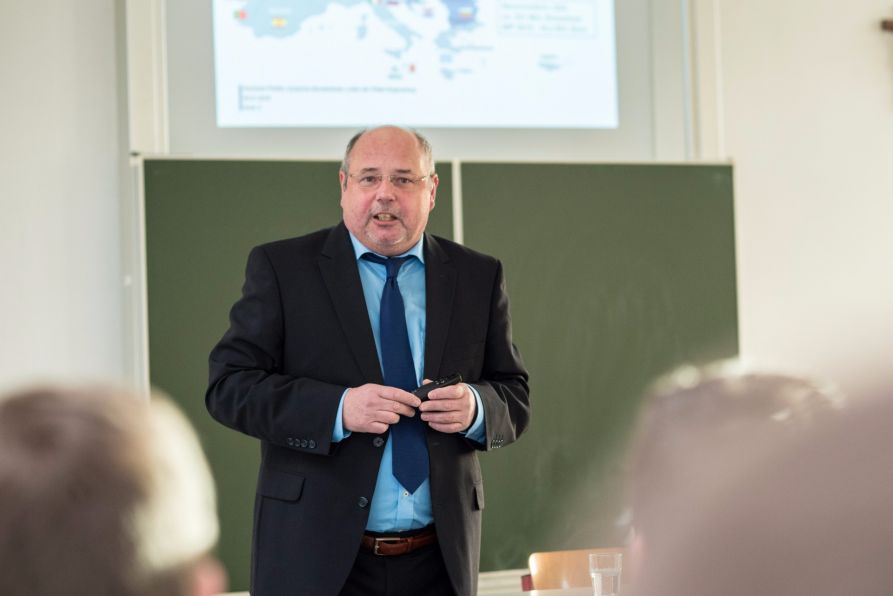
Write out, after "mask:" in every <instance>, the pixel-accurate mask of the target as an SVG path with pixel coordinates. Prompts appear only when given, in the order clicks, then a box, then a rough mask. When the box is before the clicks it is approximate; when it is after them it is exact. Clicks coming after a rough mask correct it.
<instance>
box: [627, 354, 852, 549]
mask: <svg viewBox="0 0 893 596" xmlns="http://www.w3.org/2000/svg"><path fill="white" fill-rule="evenodd" d="M842 401H843V400H842V397H841V396H839V395H838V394H837V393H836V392H835V391H834V390H832V389H830V388H822V387H819V386H817V385H816V384H814V383H812V382H809V381H806V380H803V379H799V378H795V377H790V376H785V375H780V374H765V373H755V372H747V371H745V370H743V367H742V366H741V365H740V363H738V362H735V361H728V362H721V363H717V364H714V365H712V366H709V367H703V368H696V367H684V368H681V369H679V370H677V371H675V372H674V373H672V374H671V375H668V376H667V377H666V378H664V379H661V380H660V381H658V382H657V383H656V384H655V385H654V387H653V389H652V390H651V391H650V393H649V395H648V396H647V398H646V400H645V402H644V405H643V408H642V411H641V414H640V417H639V420H638V423H637V426H636V431H635V434H634V439H633V443H632V447H631V450H630V461H629V480H628V492H629V498H630V501H631V505H632V510H633V525H634V528H635V532H634V537H633V541H632V544H631V545H630V546H631V550H632V557H633V559H634V561H633V565H634V566H639V565H640V564H641V563H640V562H639V561H638V559H641V558H642V557H643V556H646V555H644V553H643V551H646V550H649V546H648V544H649V543H650V535H651V534H652V533H654V532H656V531H658V530H657V528H659V527H660V525H661V524H662V522H663V520H664V519H666V518H668V517H669V518H672V517H673V516H675V515H677V514H678V513H679V512H681V511H686V510H688V509H689V508H691V507H697V506H698V503H697V502H696V500H697V493H696V491H695V490H694V488H695V487H697V486H702V485H703V483H705V482H721V481H722V480H723V479H724V478H727V477H734V476H736V475H737V474H738V473H739V470H738V467H737V466H736V465H735V463H734V461H730V455H731V454H732V453H739V452H740V451H742V450H745V451H747V452H750V453H753V452H756V451H758V450H759V449H761V448H762V446H763V445H765V443H766V441H768V440H770V439H771V438H772V437H783V436H788V435H790V434H796V433H798V432H802V431H804V430H805V429H807V428H810V427H812V426H814V425H815V423H816V422H817V421H818V420H821V419H824V418H826V417H827V414H828V413H829V412H831V411H835V410H837V409H839V408H840V406H841V405H842ZM693 501H694V502H693Z"/></svg>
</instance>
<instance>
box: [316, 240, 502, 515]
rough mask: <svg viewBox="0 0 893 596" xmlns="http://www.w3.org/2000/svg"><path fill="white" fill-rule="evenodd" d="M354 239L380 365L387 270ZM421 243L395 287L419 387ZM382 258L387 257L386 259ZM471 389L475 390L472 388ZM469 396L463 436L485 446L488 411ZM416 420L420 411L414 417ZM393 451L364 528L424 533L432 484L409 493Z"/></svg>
mask: <svg viewBox="0 0 893 596" xmlns="http://www.w3.org/2000/svg"><path fill="white" fill-rule="evenodd" d="M350 240H351V242H352V243H353V248H354V252H355V253H356V257H357V268H358V269H359V272H360V282H361V283H362V285H363V295H364V296H365V298H366V309H367V310H368V311H369V322H370V323H371V324H372V333H373V335H374V336H375V350H376V352H378V360H379V362H381V340H380V339H379V321H380V317H379V311H380V310H381V294H382V292H383V291H384V284H385V281H386V280H387V273H386V268H385V266H384V265H381V264H378V263H373V262H371V261H367V260H366V259H362V258H361V257H362V256H363V255H364V254H365V253H367V252H372V251H370V250H369V249H368V248H366V247H365V246H363V244H362V243H361V242H360V241H359V240H357V239H356V238H355V237H354V235H353V234H351V235H350ZM423 242H424V238H422V239H420V240H419V241H418V243H417V244H416V245H415V246H413V247H412V248H411V249H409V250H408V251H406V252H405V253H403V254H402V255H399V256H401V257H405V256H413V257H415V258H414V259H409V260H408V261H406V263H404V264H403V266H402V267H401V268H400V271H399V272H398V273H397V285H398V286H400V294H401V296H402V297H403V304H404V308H405V309H406V330H407V332H408V333H409V347H410V349H411V350H412V360H413V363H414V364H415V370H416V377H417V382H418V384H420V385H421V383H422V380H423V379H424V374H425V373H424V370H425V254H424V250H423V248H422V244H423ZM373 254H377V253H373ZM378 256H380V257H384V255H378ZM384 258H386V257H384ZM469 387H471V386H470V385H469ZM348 391H349V389H348ZM471 391H472V393H473V394H474V398H475V400H476V401H477V415H476V416H475V419H474V422H472V424H471V426H470V427H469V428H468V430H467V431H466V432H465V433H464V434H465V436H466V437H467V438H469V439H471V440H473V441H476V442H478V443H481V444H484V443H485V442H486V439H487V435H486V427H485V426H484V406H483V403H482V402H481V396H480V394H479V393H478V392H477V390H476V389H475V388H474V387H471ZM346 394H347V391H345V392H344V395H346ZM344 395H342V396H341V404H340V405H339V406H338V415H337V416H336V418H335V428H334V429H333V431H332V441H334V442H339V441H342V440H343V439H345V438H347V437H348V436H350V432H347V431H345V430H344V425H343V423H342V413H343V409H344ZM418 415H419V414H418V412H417V413H416V416H418ZM391 450H392V447H391V437H390V435H388V440H387V442H386V443H385V447H384V452H383V453H382V457H381V465H380V467H379V468H378V480H377V481H376V483H375V494H373V495H372V503H371V506H370V509H369V520H368V522H367V524H366V529H367V530H370V531H373V532H402V531H405V530H413V529H417V528H424V527H425V526H427V525H429V524H431V523H432V522H433V521H434V513H433V511H432V508H431V483H430V480H428V479H425V481H424V482H423V483H422V485H421V486H419V487H418V488H417V489H416V491H415V492H414V493H409V491H407V490H406V489H404V488H403V487H402V486H401V485H400V483H399V482H397V479H396V478H394V472H393V467H392V463H391Z"/></svg>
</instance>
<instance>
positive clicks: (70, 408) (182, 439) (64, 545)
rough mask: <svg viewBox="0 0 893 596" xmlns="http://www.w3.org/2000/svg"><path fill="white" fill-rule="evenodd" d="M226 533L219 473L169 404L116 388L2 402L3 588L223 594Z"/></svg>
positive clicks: (51, 592)
mask: <svg viewBox="0 0 893 596" xmlns="http://www.w3.org/2000/svg"><path fill="white" fill-rule="evenodd" d="M217 535H218V526H217V517H216V503H215V496H214V489H213V483H212V481H211V475H210V471H209V469H208V466H207V463H206V461H205V459H204V455H203V454H202V452H201V449H200V447H199V445H198V441H197V439H196V437H195V434H194V432H193V431H192V429H191V427H190V426H189V423H188V422H187V421H186V419H185V418H184V417H183V415H182V414H180V413H179V411H177V410H176V409H175V408H174V407H173V406H172V405H171V404H170V403H169V402H168V401H167V400H164V399H162V398H155V399H153V400H152V402H151V403H147V402H145V401H141V400H139V399H138V398H136V397H134V396H132V395H129V394H126V393H122V392H118V391H111V390H107V389H94V390H63V389H38V390H32V391H28V392H24V393H18V394H15V395H11V396H8V397H6V398H0V586H2V591H3V593H6V594H28V595H29V596H55V595H57V594H109V595H112V594H114V595H116V596H162V595H169V596H187V595H190V596H191V595H200V594H213V593H217V592H219V591H221V590H222V589H224V587H225V579H224V576H223V572H222V570H221V569H220V567H219V564H217V563H216V561H213V559H210V558H209V557H208V553H209V551H210V549H211V548H212V547H213V546H214V544H215V543H216V541H217Z"/></svg>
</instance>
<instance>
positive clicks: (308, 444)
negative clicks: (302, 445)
mask: <svg viewBox="0 0 893 596" xmlns="http://www.w3.org/2000/svg"><path fill="white" fill-rule="evenodd" d="M307 446H308V447H310V448H311V449H316V441H314V440H313V439H310V440H309V441H308V442H307Z"/></svg>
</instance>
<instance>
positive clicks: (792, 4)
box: [0, 0, 893, 389]
mask: <svg viewBox="0 0 893 596" xmlns="http://www.w3.org/2000/svg"><path fill="white" fill-rule="evenodd" d="M7 4H8V6H5V7H4V15H3V18H2V19H0V55H3V60H0V81H3V87H2V90H3V92H2V93H0V115H2V118H3V120H2V123H3V124H2V134H0V203H2V205H0V207H2V209H0V213H2V218H0V279H2V280H3V287H2V288H0V389H2V388H3V387H5V386H9V385H11V384H18V383H21V382H25V381H28V380H32V379H37V378H48V377H49V378H60V377H61V378H84V377H88V378H111V379H122V378H123V377H124V376H128V377H129V378H134V377H139V373H140V372H141V371H136V372H134V371H133V370H131V369H132V368H134V367H135V366H136V367H137V368H138V365H133V364H132V363H131V362H130V350H131V348H132V346H131V344H132V340H133V334H134V332H133V331H132V329H133V327H134V326H138V325H139V324H141V322H140V321H135V320H132V319H134V318H135V317H134V316H133V313H134V312H135V310H134V309H133V308H132V305H131V304H130V303H125V300H126V298H127V295H126V293H125V289H124V288H122V285H121V278H122V275H121V271H122V264H121V263H122V255H126V253H127V251H128V250H131V249H132V247H131V246H130V245H129V244H128V245H127V246H122V240H121V236H122V232H121V230H122V226H121V222H122V220H126V221H128V222H132V220H133V214H132V212H129V211H128V209H132V208H133V199H132V198H126V199H123V198H122V197H124V196H125V195H126V194H127V193H126V192H124V191H122V189H123V188H126V185H127V183H128V181H127V180H126V178H127V169H126V163H125V162H124V158H125V157H124V156H125V154H126V150H125V149H124V147H126V141H125V140H124V139H125V136H126V125H125V124H122V117H125V118H126V115H125V114H123V113H122V110H123V108H122V107H121V106H125V105H126V101H125V99H124V97H123V96H124V93H123V90H122V88H123V84H122V81H123V80H124V78H123V67H122V66H121V65H122V64H123V61H122V59H121V57H122V50H121V48H122V44H123V40H122V39H121V37H120V36H121V35H122V34H121V32H122V31H123V26H122V23H123V17H122V9H121V5H122V4H123V2H121V1H120V0H82V1H81V2H76V3H72V2H67V1H65V0H40V1H38V2H30V3H21V2H19V3H11V4H10V3H7ZM694 7H695V10H696V13H697V14H698V15H700V16H701V17H702V18H701V19H700V20H698V19H696V20H695V24H696V27H699V28H700V30H699V31H698V32H697V33H698V35H697V37H698V39H699V40H701V41H703V40H704V39H708V40H710V44H706V45H707V46H709V47H706V48H705V47H698V46H697V45H696V48H695V49H696V50H697V51H699V52H702V55H701V56H700V62H701V64H702V65H703V64H707V65H709V67H710V68H711V69H713V67H714V66H715V69H714V70H711V71H710V72H709V73H708V72H701V73H700V81H701V86H700V88H699V89H697V90H696V91H697V93H696V95H697V96H698V97H699V98H700V99H701V100H702V101H703V103H702V104H701V105H700V114H701V116H702V117H704V116H705V114H706V117H707V119H709V118H714V117H716V118H714V119H715V120H718V122H719V125H720V126H719V127H717V129H716V130H715V131H713V132H714V133H715V134H712V135H706V136H705V135H703V129H704V128H705V127H703V126H702V130H701V133H702V134H701V137H700V138H699V144H700V146H701V148H702V149H704V148H706V152H705V154H707V155H708V156H710V157H720V158H724V157H729V158H731V159H733V160H734V162H735V166H736V170H735V176H736V195H737V220H738V221H737V234H738V269H739V302H740V304H739V308H740V314H741V349H742V354H743V355H744V356H745V358H747V359H748V360H750V361H751V362H753V363H755V364H758V365H764V366H769V367H772V368H780V367H781V368H787V369H794V370H798V371H804V372H808V373H815V374H819V375H822V376H837V371H838V369H840V368H841V364H840V359H839V358H838V356H839V354H841V353H847V352H851V353H854V354H855V353H856V352H859V354H858V355H855V356H853V358H852V359H851V360H850V361H849V362H848V363H847V364H851V363H852V362H853V361H855V360H861V359H862V355H861V352H862V351H863V350H861V349H860V346H861V337H862V336H863V335H872V336H873V337H874V338H875V340H878V341H880V340H885V339H888V338H893V330H891V331H890V332H889V333H885V332H883V331H886V327H889V326H890V324H891V321H893V313H891V308H893V307H891V305H893V275H891V272H890V269H891V266H890V261H891V257H893V233H890V232H888V231H887V228H888V227H889V226H890V222H891V221H893V196H891V194H893V193H891V192H890V190H889V189H890V182H889V180H890V175H891V172H893V35H891V34H889V33H881V32H880V31H879V28H878V23H879V21H880V19H881V18H884V17H891V16H893V14H891V13H893V10H891V9H893V6H891V5H890V3H889V0H851V2H848V3H847V5H846V7H845V9H844V7H843V6H842V5H841V4H840V3H839V2H836V1H833V0H819V1H815V0H785V1H784V2H778V1H777V0H749V1H748V2H738V1H737V0H697V1H696V2H695V3H694ZM704 15H706V17H707V18H703V17H704ZM713 26H715V28H713V29H710V27H713ZM714 42H718V43H714ZM717 46H718V47H717ZM714 48H716V49H718V50H719V51H718V52H716V53H714V52H713V49H714ZM708 51H709V55H707V52H708ZM714 75H715V76H714ZM705 98H706V99H705ZM708 102H712V103H710V104H709V105H708ZM702 124H703V123H702ZM706 128H709V126H708V127H706ZM122 205H125V206H128V207H127V208H125V209H124V210H123V212H122ZM122 215H123V217H122ZM130 225H131V224H130V223H128V227H127V229H126V232H125V234H124V236H125V237H126V238H127V239H128V240H129V241H130V243H132V241H133V237H134V236H135V234H134V232H133V230H131V229H130V228H129V226H130ZM128 269H129V259H128ZM125 309H126V310H127V312H128V314H127V315H126V316H125V315H124V314H122V313H123V312H124V311H125ZM125 326H126V327H128V329H129V330H128V331H127V334H126V335H127V337H126V338H125V337H124V335H125V333H124V327H125Z"/></svg>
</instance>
